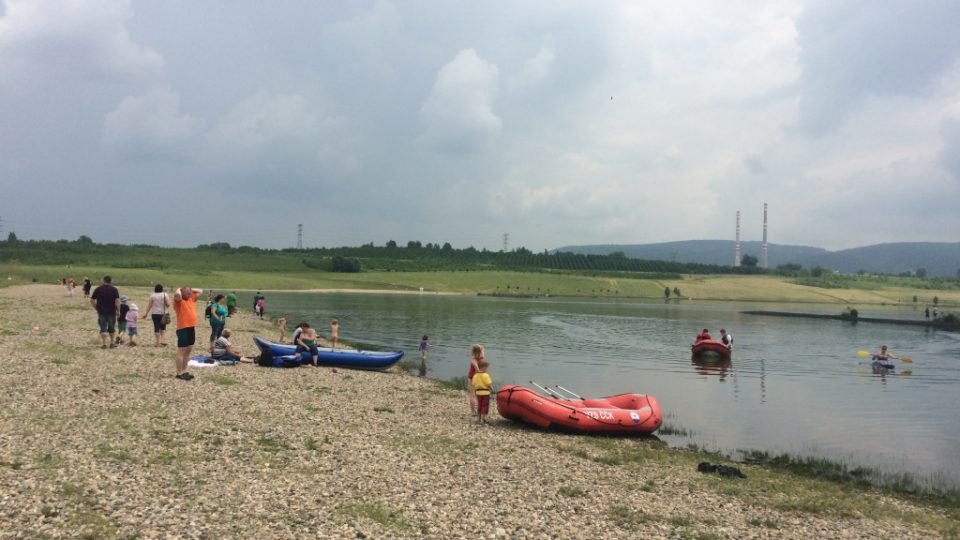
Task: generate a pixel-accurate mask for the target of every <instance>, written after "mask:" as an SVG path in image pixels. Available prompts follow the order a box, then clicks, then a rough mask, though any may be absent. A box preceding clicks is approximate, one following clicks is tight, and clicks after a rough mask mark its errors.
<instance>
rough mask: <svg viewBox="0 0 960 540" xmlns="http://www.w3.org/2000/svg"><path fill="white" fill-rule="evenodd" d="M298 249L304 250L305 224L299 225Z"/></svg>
mask: <svg viewBox="0 0 960 540" xmlns="http://www.w3.org/2000/svg"><path fill="white" fill-rule="evenodd" d="M297 249H303V223H298V224H297Z"/></svg>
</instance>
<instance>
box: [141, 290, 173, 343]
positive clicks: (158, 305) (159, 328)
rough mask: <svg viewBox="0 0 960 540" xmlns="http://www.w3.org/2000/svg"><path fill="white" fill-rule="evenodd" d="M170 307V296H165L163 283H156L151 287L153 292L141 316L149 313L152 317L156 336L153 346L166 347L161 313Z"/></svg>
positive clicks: (164, 325) (164, 326)
mask: <svg viewBox="0 0 960 540" xmlns="http://www.w3.org/2000/svg"><path fill="white" fill-rule="evenodd" d="M168 309H170V297H169V296H167V293H165V292H163V285H160V284H159V283H158V284H157V286H156V287H154V288H153V294H151V295H150V300H149V301H148V302H147V308H146V309H144V310H143V315H141V317H142V318H146V317H147V315H148V314H149V315H150V318H151V319H153V336H154V337H155V338H156V340H157V341H156V343H154V345H153V346H154V347H166V346H167V343H166V341H165V340H164V337H163V335H164V333H166V330H167V325H166V324H164V322H163V314H164V313H166V312H167V310H168Z"/></svg>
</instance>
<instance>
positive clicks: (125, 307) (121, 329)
mask: <svg viewBox="0 0 960 540" xmlns="http://www.w3.org/2000/svg"><path fill="white" fill-rule="evenodd" d="M129 299H130V298H128V297H127V295H125V294H121V295H120V314H119V315H118V316H117V345H120V344H121V343H123V335H124V334H125V333H127V313H130V305H129V304H127V300H129Z"/></svg>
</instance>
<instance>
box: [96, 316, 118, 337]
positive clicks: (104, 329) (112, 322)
mask: <svg viewBox="0 0 960 540" xmlns="http://www.w3.org/2000/svg"><path fill="white" fill-rule="evenodd" d="M97 323H99V324H100V333H101V334H112V333H114V328H115V327H116V324H117V316H116V315H114V314H112V313H111V314H110V315H104V314H103V313H98V314H97Z"/></svg>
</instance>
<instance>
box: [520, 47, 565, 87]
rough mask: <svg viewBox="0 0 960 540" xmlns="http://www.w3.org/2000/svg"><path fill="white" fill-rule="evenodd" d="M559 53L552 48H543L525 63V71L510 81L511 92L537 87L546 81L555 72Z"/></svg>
mask: <svg viewBox="0 0 960 540" xmlns="http://www.w3.org/2000/svg"><path fill="white" fill-rule="evenodd" d="M556 59H557V53H556V51H554V49H553V48H552V47H541V48H540V50H539V51H537V54H536V55H535V56H533V57H532V58H529V59H527V61H526V62H524V63H523V70H522V71H521V72H520V73H519V74H517V75H516V76H515V77H513V79H512V80H511V81H510V84H509V87H510V91H512V92H516V91H520V90H524V89H527V88H530V87H535V86H537V85H539V84H542V83H543V82H544V81H546V80H547V79H548V78H549V77H550V75H551V73H552V70H553V64H554V62H555V61H556Z"/></svg>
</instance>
